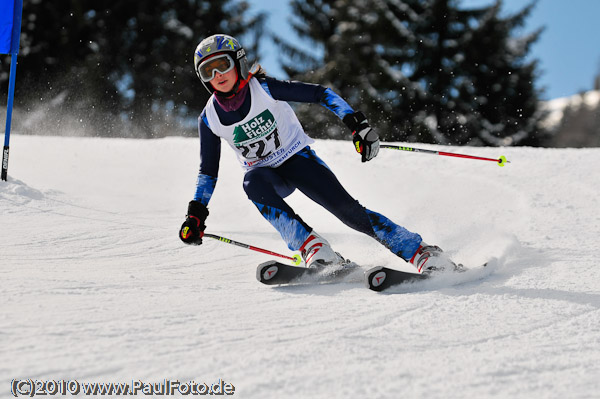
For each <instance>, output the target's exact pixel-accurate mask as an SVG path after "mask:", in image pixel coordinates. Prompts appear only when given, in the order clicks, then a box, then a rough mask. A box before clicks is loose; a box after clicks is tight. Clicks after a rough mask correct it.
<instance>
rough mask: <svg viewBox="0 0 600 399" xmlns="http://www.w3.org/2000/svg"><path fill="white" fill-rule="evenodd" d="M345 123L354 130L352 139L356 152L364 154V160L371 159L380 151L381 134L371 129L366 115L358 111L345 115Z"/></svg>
mask: <svg viewBox="0 0 600 399" xmlns="http://www.w3.org/2000/svg"><path fill="white" fill-rule="evenodd" d="M343 122H344V124H346V126H348V128H349V129H350V130H352V141H353V142H354V146H355V147H356V152H358V153H359V154H361V155H362V161H363V162H366V161H370V160H371V159H373V158H375V157H376V156H377V153H378V152H379V135H378V134H377V133H376V132H375V131H374V130H373V129H371V126H369V122H367V118H366V117H365V115H364V114H363V113H362V112H360V111H358V112H355V113H353V114H348V115H346V116H344V119H343Z"/></svg>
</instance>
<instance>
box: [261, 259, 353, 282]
mask: <svg viewBox="0 0 600 399" xmlns="http://www.w3.org/2000/svg"><path fill="white" fill-rule="evenodd" d="M358 269H360V268H359V266H358V265H357V264H356V263H354V262H349V263H346V264H344V265H342V266H341V267H340V268H337V269H335V270H328V269H324V270H323V269H315V268H307V267H302V266H292V265H286V264H284V263H280V262H277V261H274V260H270V261H268V262H264V263H261V264H260V265H258V267H257V268H256V279H257V280H258V281H260V282H261V283H263V284H267V285H283V284H286V285H287V284H318V283H324V282H335V281H339V280H342V279H343V278H344V277H346V276H348V275H349V274H351V273H352V272H354V271H356V270H358Z"/></svg>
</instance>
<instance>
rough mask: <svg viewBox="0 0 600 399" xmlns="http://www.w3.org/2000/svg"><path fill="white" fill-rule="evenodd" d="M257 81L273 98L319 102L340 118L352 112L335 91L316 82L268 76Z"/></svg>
mask: <svg viewBox="0 0 600 399" xmlns="http://www.w3.org/2000/svg"><path fill="white" fill-rule="evenodd" d="M259 82H260V84H261V85H262V87H263V88H264V89H265V91H266V92H267V93H269V95H270V96H271V97H272V98H273V99H274V100H281V101H291V102H301V103H315V104H321V105H322V106H324V107H325V108H327V109H328V110H330V111H331V112H333V113H334V114H335V115H337V117H338V118H340V119H342V120H343V119H344V117H345V116H346V115H348V114H352V113H354V110H353V109H352V107H350V105H348V103H347V102H346V101H345V100H344V99H343V98H342V97H340V96H339V95H338V94H337V93H336V92H334V91H333V90H331V89H330V88H327V87H324V86H321V85H318V84H313V83H304V82H298V81H290V80H285V81H283V80H277V79H274V78H270V77H266V78H264V79H259Z"/></svg>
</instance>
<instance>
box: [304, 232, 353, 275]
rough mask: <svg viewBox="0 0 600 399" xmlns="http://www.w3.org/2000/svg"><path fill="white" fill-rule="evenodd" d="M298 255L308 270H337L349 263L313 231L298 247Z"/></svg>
mask: <svg viewBox="0 0 600 399" xmlns="http://www.w3.org/2000/svg"><path fill="white" fill-rule="evenodd" d="M300 255H302V259H304V263H305V264H306V267H308V268H327V269H338V268H340V267H342V266H343V265H345V264H347V263H349V261H347V260H346V259H344V258H343V257H342V255H340V254H339V253H337V252H334V251H333V249H332V248H331V245H329V243H328V242H327V240H326V239H324V238H323V237H321V236H320V235H318V234H317V233H315V232H314V230H313V231H311V232H310V234H309V236H308V238H307V239H306V241H304V243H303V244H302V246H301V247H300Z"/></svg>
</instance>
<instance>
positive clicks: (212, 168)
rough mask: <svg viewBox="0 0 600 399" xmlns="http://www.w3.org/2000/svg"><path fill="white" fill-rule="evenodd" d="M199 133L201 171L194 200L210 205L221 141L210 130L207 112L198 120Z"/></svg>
mask: <svg viewBox="0 0 600 399" xmlns="http://www.w3.org/2000/svg"><path fill="white" fill-rule="evenodd" d="M198 132H199V135H200V170H199V172H198V180H197V181H196V193H195V195H194V200H195V201H199V202H201V203H202V204H203V205H208V202H209V201H210V198H211V197H212V194H213V191H214V190H215V186H216V185H217V178H218V175H219V161H220V159H221V139H220V137H218V136H217V135H215V134H214V133H213V131H212V130H211V129H210V126H209V125H208V121H207V119H206V114H205V112H202V115H200V117H199V118H198Z"/></svg>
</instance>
